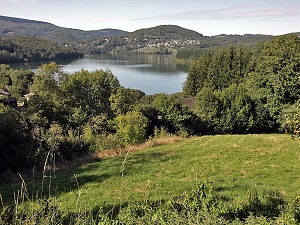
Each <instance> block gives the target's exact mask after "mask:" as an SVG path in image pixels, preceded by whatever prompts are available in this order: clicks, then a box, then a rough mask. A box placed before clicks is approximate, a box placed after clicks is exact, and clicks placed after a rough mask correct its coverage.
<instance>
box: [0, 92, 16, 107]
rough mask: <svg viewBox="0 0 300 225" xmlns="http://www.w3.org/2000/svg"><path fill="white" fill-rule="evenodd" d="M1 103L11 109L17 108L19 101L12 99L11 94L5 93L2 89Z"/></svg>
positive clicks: (0, 93) (0, 94)
mask: <svg viewBox="0 0 300 225" xmlns="http://www.w3.org/2000/svg"><path fill="white" fill-rule="evenodd" d="M0 102H2V103H3V104H4V105H9V106H11V107H16V106H17V99H16V98H13V97H11V96H10V93H9V92H8V91H4V90H3V89H0Z"/></svg>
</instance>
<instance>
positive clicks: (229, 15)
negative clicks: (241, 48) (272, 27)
mask: <svg viewBox="0 0 300 225" xmlns="http://www.w3.org/2000/svg"><path fill="white" fill-rule="evenodd" d="M299 15H300V5H299V6H295V7H285V8H259V7H256V6H251V5H238V6H233V7H227V8H220V9H213V10H195V11H183V12H178V13H173V14H161V15H157V16H153V17H148V18H137V19H134V20H145V19H168V20H236V19H282V18H291V17H296V16H299Z"/></svg>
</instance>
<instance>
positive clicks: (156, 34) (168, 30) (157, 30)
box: [125, 25, 203, 39]
mask: <svg viewBox="0 0 300 225" xmlns="http://www.w3.org/2000/svg"><path fill="white" fill-rule="evenodd" d="M125 36H127V37H136V36H138V37H141V36H142V37H145V38H162V39H199V38H201V37H203V35H202V34H199V33H198V32H196V31H193V30H188V29H185V28H183V27H180V26H176V25H160V26H156V27H151V28H144V29H140V30H136V31H134V32H130V33H126V34H125Z"/></svg>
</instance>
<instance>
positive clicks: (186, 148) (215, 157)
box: [0, 134, 300, 209]
mask: <svg viewBox="0 0 300 225" xmlns="http://www.w3.org/2000/svg"><path fill="white" fill-rule="evenodd" d="M299 162H300V148H299V141H297V140H295V141H294V140H292V139H291V137H290V136H288V135H278V134H271V135H269V134H268V135H217V136H203V137H195V138H189V139H183V140H181V141H179V142H176V143H173V144H168V145H163V146H158V147H153V148H148V149H144V150H141V151H139V152H135V153H132V154H131V153H130V152H129V154H128V155H127V156H125V155H124V156H118V157H112V158H108V159H104V160H102V161H100V162H94V163H89V164H86V165H83V166H80V167H78V168H75V169H69V170H66V171H56V172H55V174H53V172H52V177H54V175H55V178H52V179H51V190H50V191H51V193H55V194H57V195H58V196H59V200H61V201H62V205H63V207H64V208H67V209H72V207H74V206H75V205H76V203H77V202H78V201H79V202H80V205H81V206H85V207H87V208H90V207H91V208H92V207H94V206H96V205H99V204H102V203H105V204H121V205H122V204H124V203H126V202H128V201H132V200H134V201H140V200H142V199H143V198H148V199H149V198H150V199H155V200H159V199H167V198H170V197H176V196H180V195H181V193H182V192H185V191H188V190H189V189H191V188H193V187H194V186H195V185H196V184H197V183H199V182H201V181H204V180H205V181H209V182H212V183H213V186H214V188H216V190H217V191H218V193H219V194H220V195H223V196H225V197H227V198H232V199H235V198H236V197H239V196H240V195H244V194H245V193H246V192H247V190H252V189H255V190H258V191H259V190H270V189H273V190H278V191H280V192H281V193H282V194H283V195H284V196H287V197H294V196H295V195H297V194H300V163H299ZM49 180H50V178H46V182H45V184H44V185H45V186H46V188H45V189H48V187H47V186H48V183H49ZM33 183H34V185H35V187H36V188H35V190H33V189H34V188H33ZM39 184H40V180H37V179H36V180H35V181H34V182H33V181H30V180H29V181H27V182H26V185H27V188H28V190H29V191H30V192H34V193H35V192H36V191H37V190H38V189H39V188H40V187H39ZM16 186H18V184H16V183H14V184H12V186H10V185H2V186H1V189H0V193H1V195H2V198H3V199H4V201H5V200H7V199H8V198H9V196H12V193H11V194H9V191H12V189H14V188H15V187H16ZM37 187H38V188H37ZM29 196H30V194H29ZM5 202H6V201H5Z"/></svg>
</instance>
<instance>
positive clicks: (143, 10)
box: [0, 0, 300, 36]
mask: <svg viewBox="0 0 300 225" xmlns="http://www.w3.org/2000/svg"><path fill="white" fill-rule="evenodd" d="M0 15H2V16H10V17H17V18H23V19H31V20H39V21H44V22H49V23H52V24H54V25H57V26H60V27H67V28H75V29H81V30H98V29H105V28H113V29H120V30H125V31H129V32H131V31H135V30H138V29H142V28H149V27H154V26H158V25H178V26H181V27H184V28H186V29H191V30H194V31H197V32H199V33H201V34H203V35H205V36H212V35H218V34H270V35H281V34H286V33H292V32H300V0H252V1H244V0H180V1H178V0H127V1H125V0H105V1H104V0H0Z"/></svg>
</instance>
